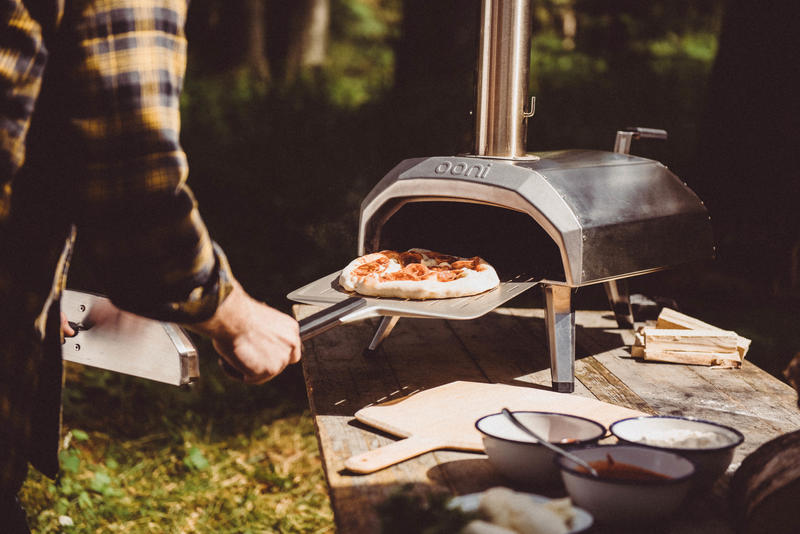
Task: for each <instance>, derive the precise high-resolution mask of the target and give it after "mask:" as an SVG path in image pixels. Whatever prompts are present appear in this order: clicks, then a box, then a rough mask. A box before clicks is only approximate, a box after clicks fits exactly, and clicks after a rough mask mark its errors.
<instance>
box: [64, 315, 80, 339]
mask: <svg viewBox="0 0 800 534" xmlns="http://www.w3.org/2000/svg"><path fill="white" fill-rule="evenodd" d="M61 331H62V332H63V333H64V337H72V336H74V335H75V334H76V333H77V332H75V330H74V329H73V328H72V327H71V326H70V325H69V320H68V319H67V315H66V314H65V313H64V312H61Z"/></svg>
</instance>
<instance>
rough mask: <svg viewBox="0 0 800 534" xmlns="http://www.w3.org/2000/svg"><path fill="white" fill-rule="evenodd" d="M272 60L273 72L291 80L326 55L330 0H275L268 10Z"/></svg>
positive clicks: (321, 62)
mask: <svg viewBox="0 0 800 534" xmlns="http://www.w3.org/2000/svg"><path fill="white" fill-rule="evenodd" d="M268 20H269V26H268V30H269V59H270V66H271V67H272V74H273V77H274V78H275V79H276V80H279V81H280V82H282V83H287V82H291V81H292V80H294V79H295V78H297V76H298V75H299V74H300V72H301V71H303V70H305V69H308V68H316V67H321V66H322V65H323V63H324V62H325V59H326V57H327V49H328V29H329V26H330V0H293V1H292V2H284V1H281V0H273V1H271V2H270V6H269V11H268Z"/></svg>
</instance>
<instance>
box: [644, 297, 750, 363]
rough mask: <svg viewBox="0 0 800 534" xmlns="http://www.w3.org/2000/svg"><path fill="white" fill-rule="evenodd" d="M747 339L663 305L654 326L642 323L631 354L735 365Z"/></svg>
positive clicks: (742, 352)
mask: <svg viewBox="0 0 800 534" xmlns="http://www.w3.org/2000/svg"><path fill="white" fill-rule="evenodd" d="M749 348H750V340H749V339H747V338H745V337H742V336H740V335H738V334H737V333H736V332H733V331H731V330H723V329H721V328H717V327H716V326H712V325H710V324H708V323H704V322H703V321H700V320H699V319H695V318H694V317H690V316H688V315H685V314H683V313H680V312H678V311H675V310H673V309H671V308H664V309H663V310H661V313H660V314H659V315H658V319H657V321H656V324H655V326H642V327H640V328H639V329H638V330H637V332H636V335H635V342H634V345H633V346H632V347H631V355H632V356H633V357H634V358H642V359H644V360H649V361H659V362H673V363H684V364H691V365H710V366H714V367H718V368H738V367H740V366H741V365H742V362H743V361H744V357H745V354H747V349H749Z"/></svg>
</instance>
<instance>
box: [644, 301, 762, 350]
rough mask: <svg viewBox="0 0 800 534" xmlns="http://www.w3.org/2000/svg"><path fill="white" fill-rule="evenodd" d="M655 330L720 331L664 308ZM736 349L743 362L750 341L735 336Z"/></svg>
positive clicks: (698, 320)
mask: <svg viewBox="0 0 800 534" xmlns="http://www.w3.org/2000/svg"><path fill="white" fill-rule="evenodd" d="M656 328H659V329H686V330H716V331H719V330H722V329H721V328H718V327H716V326H713V325H710V324H708V323H705V322H703V321H701V320H700V319H695V318H694V317H691V316H689V315H686V314H683V313H680V312H678V311H675V310H673V309H671V308H664V309H663V310H661V313H660V314H659V315H658V320H657V321H656ZM736 348H737V350H738V351H739V358H740V359H741V360H744V357H745V354H747V350H748V349H749V348H750V340H749V339H747V338H746V337H742V336H740V335H737V336H736Z"/></svg>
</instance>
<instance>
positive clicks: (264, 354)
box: [57, 0, 300, 383]
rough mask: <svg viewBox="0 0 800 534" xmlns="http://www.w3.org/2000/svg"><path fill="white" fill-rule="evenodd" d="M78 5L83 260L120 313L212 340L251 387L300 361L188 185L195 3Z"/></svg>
mask: <svg viewBox="0 0 800 534" xmlns="http://www.w3.org/2000/svg"><path fill="white" fill-rule="evenodd" d="M67 6H69V7H68V10H67V12H66V13H65V15H64V24H67V25H70V28H69V30H68V31H65V32H61V37H60V39H61V41H60V42H59V45H60V46H59V48H58V50H59V52H60V58H61V59H64V60H66V62H67V64H69V63H70V62H74V64H73V65H72V68H71V69H69V71H68V72H66V75H65V76H64V84H65V86H64V87H62V88H59V89H62V90H61V91H59V92H58V93H57V94H59V95H63V96H62V98H64V99H65V100H67V101H65V102H64V104H65V105H67V104H68V105H70V106H71V108H70V109H71V114H72V118H71V120H70V122H69V129H70V132H69V133H70V135H69V136H68V141H67V143H69V145H68V146H69V148H70V150H71V151H72V153H71V154H68V155H67V159H68V160H70V159H71V160H72V162H73V163H72V168H71V169H70V170H71V171H72V173H71V174H72V176H71V177H70V178H71V179H74V180H75V183H76V187H75V192H74V194H75V197H76V198H75V205H76V206H78V208H79V209H75V210H74V212H75V213H76V216H77V217H78V219H77V221H76V222H77V226H78V248H79V250H80V253H81V254H83V253H86V254H87V255H88V256H89V260H90V261H89V263H90V264H92V265H94V266H95V267H97V269H96V272H97V273H98V275H99V276H100V277H101V278H102V281H103V288H102V289H103V291H104V292H106V293H107V294H108V295H109V297H110V298H111V299H112V301H114V303H115V304H116V305H118V306H119V307H120V308H122V309H126V310H128V311H132V312H134V313H137V314H140V315H144V316H148V317H152V318H156V319H160V320H165V321H171V322H178V323H181V324H184V325H185V326H187V327H188V328H190V329H192V330H194V331H196V332H198V333H200V334H204V335H208V336H210V337H211V338H212V339H213V342H214V347H215V348H216V349H217V350H218V351H219V352H220V354H221V356H222V357H223V358H224V359H225V360H226V361H227V362H228V363H229V364H230V365H231V366H232V367H234V368H235V369H236V370H237V371H239V372H240V373H241V374H242V376H243V378H244V380H245V381H247V382H251V383H260V382H264V381H266V380H269V379H270V378H272V377H273V376H275V375H276V374H278V373H279V372H280V371H281V370H282V369H283V368H284V367H285V366H286V365H288V364H290V363H294V362H296V361H298V360H299V358H300V339H299V334H298V327H297V323H296V321H294V319H292V318H291V317H289V316H288V315H285V314H283V313H281V312H279V311H277V310H275V309H273V308H270V307H268V306H266V305H265V304H263V303H260V302H257V301H256V300H254V299H253V298H251V297H250V296H249V295H248V294H247V293H246V292H245V290H244V289H243V288H242V287H241V286H240V285H239V283H238V282H237V281H236V280H235V278H234V276H233V274H232V272H231V269H230V267H229V265H228V263H227V260H226V258H225V255H224V253H223V252H222V250H221V249H220V248H219V247H218V246H216V244H215V243H214V242H213V241H212V240H211V237H210V236H209V234H208V231H207V229H206V227H205V224H204V222H203V220H202V217H201V216H200V212H199V211H198V207H197V202H196V201H195V199H194V196H193V194H192V192H191V190H190V189H189V187H188V186H187V184H186V178H187V175H188V165H187V160H186V155H185V154H184V152H183V149H182V147H181V146H180V142H179V132H180V117H179V97H180V92H181V88H182V84H183V76H184V68H185V62H186V42H185V37H184V34H183V25H184V22H185V17H186V11H185V10H186V4H185V2H181V1H175V0H145V1H137V2H132V1H130V0H103V1H102V2H100V1H95V2H75V3H71V4H69V3H68V4H67ZM70 9H74V10H75V11H70Z"/></svg>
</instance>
